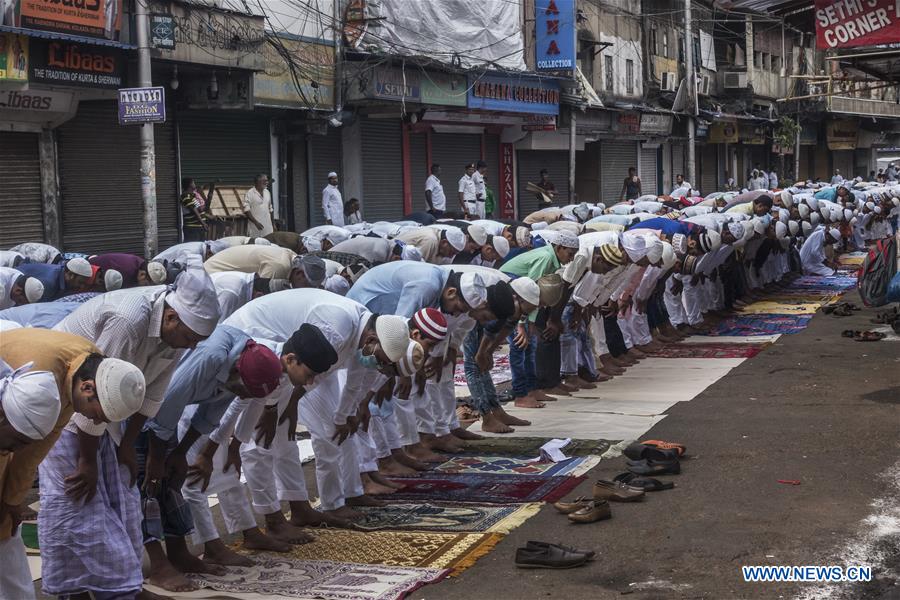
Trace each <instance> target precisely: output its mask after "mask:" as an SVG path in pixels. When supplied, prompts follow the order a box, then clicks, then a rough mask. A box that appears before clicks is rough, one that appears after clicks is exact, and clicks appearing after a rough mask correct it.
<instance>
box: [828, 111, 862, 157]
mask: <svg viewBox="0 0 900 600" xmlns="http://www.w3.org/2000/svg"><path fill="white" fill-rule="evenodd" d="M825 135H826V138H827V141H828V149H829V150H856V141H857V136H858V135H859V122H858V121H857V120H856V119H832V120H830V121H828V123H827V124H826V126H825Z"/></svg>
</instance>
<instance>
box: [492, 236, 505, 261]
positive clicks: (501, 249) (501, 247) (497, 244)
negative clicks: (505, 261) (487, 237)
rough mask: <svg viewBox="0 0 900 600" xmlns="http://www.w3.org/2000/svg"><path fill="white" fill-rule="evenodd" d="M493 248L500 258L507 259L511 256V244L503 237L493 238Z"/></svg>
mask: <svg viewBox="0 0 900 600" xmlns="http://www.w3.org/2000/svg"><path fill="white" fill-rule="evenodd" d="M491 246H493V248H494V250H496V251H497V254H499V255H500V258H506V255H507V254H509V242H508V241H507V240H506V238H505V237H503V236H502V235H494V236H491Z"/></svg>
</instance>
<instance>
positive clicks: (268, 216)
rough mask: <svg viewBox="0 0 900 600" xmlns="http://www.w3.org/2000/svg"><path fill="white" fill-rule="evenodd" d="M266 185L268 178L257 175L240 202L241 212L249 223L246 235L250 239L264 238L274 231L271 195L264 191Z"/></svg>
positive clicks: (266, 190)
mask: <svg viewBox="0 0 900 600" xmlns="http://www.w3.org/2000/svg"><path fill="white" fill-rule="evenodd" d="M268 185H269V178H268V176H266V175H264V174H260V175H257V176H256V179H255V180H254V182H253V187H252V188H250V189H249V190H247V193H246V194H244V200H243V201H242V202H241V210H243V211H244V215H246V217H247V219H248V220H249V221H250V222H249V223H248V224H247V235H248V236H250V237H265V236H267V235H269V234H270V233H272V232H273V231H275V226H274V225H273V221H272V215H273V213H274V210H275V209H274V207H273V206H272V194H270V193H269V190H268V189H266V188H267V187H268Z"/></svg>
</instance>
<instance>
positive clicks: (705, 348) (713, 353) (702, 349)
mask: <svg viewBox="0 0 900 600" xmlns="http://www.w3.org/2000/svg"><path fill="white" fill-rule="evenodd" d="M766 346H768V344H669V345H666V346H665V347H663V348H662V349H660V350H657V351H656V352H652V353H651V354H650V356H653V357H655V358H753V357H754V356H756V355H757V354H759V353H760V352H762V351H763V349H764V348H765V347H766Z"/></svg>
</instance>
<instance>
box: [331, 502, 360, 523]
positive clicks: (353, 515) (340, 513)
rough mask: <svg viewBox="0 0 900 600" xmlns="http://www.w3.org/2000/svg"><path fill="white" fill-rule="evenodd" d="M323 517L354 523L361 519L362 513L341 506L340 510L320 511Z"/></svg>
mask: <svg viewBox="0 0 900 600" xmlns="http://www.w3.org/2000/svg"><path fill="white" fill-rule="evenodd" d="M322 512H324V513H325V515H327V516H330V517H334V518H337V519H344V520H347V521H355V520H356V519H361V518H363V516H364V515H363V513H361V512H359V511H358V510H353V509H352V508H350V507H349V506H342V507H340V508H335V509H334V510H325V511H322Z"/></svg>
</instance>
